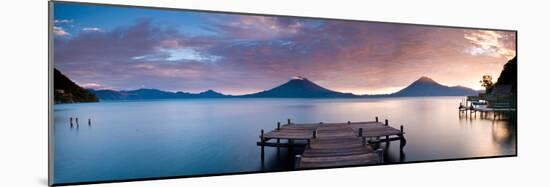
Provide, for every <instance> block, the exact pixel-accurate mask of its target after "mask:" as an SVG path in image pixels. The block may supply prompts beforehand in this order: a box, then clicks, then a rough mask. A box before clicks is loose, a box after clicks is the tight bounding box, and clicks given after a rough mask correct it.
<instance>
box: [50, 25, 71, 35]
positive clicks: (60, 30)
mask: <svg viewBox="0 0 550 187" xmlns="http://www.w3.org/2000/svg"><path fill="white" fill-rule="evenodd" d="M53 34H54V35H55V36H69V35H70V34H69V33H68V32H67V31H65V29H63V28H62V27H56V26H54V27H53Z"/></svg>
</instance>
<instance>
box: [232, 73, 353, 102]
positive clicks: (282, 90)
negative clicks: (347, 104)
mask: <svg viewBox="0 0 550 187" xmlns="http://www.w3.org/2000/svg"><path fill="white" fill-rule="evenodd" d="M241 97H262V98H352V97H359V96H357V95H354V94H351V93H341V92H336V91H332V90H329V89H326V88H323V87H321V86H319V85H317V84H315V83H313V82H311V81H310V80H308V79H307V78H304V77H295V78H293V79H291V80H289V81H288V82H286V83H284V84H282V85H280V86H277V87H275V88H272V89H269V90H265V91H262V92H258V93H253V94H247V95H243V96H241Z"/></svg>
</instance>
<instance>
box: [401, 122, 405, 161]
mask: <svg viewBox="0 0 550 187" xmlns="http://www.w3.org/2000/svg"><path fill="white" fill-rule="evenodd" d="M400 130H401V134H399V137H400V138H399V157H400V160H402V158H403V147H405V141H406V140H405V135H404V130H403V125H401V129H400Z"/></svg>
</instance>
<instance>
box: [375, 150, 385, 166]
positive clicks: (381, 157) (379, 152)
mask: <svg viewBox="0 0 550 187" xmlns="http://www.w3.org/2000/svg"><path fill="white" fill-rule="evenodd" d="M376 154H377V155H378V162H379V164H383V163H384V150H383V149H382V148H378V149H377V150H376Z"/></svg>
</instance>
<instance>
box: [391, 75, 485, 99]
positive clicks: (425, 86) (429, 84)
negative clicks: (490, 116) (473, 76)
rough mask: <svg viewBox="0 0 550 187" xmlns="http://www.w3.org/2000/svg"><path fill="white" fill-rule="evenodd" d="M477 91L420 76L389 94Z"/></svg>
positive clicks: (420, 94)
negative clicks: (450, 85)
mask: <svg viewBox="0 0 550 187" xmlns="http://www.w3.org/2000/svg"><path fill="white" fill-rule="evenodd" d="M477 93H478V92H477V91H475V90H473V89H470V88H466V87H462V86H452V87H449V86H445V85H441V84H439V83H437V82H436V81H434V80H432V79H431V78H429V77H425V76H424V77H421V78H420V79H418V80H416V81H414V82H413V83H412V84H410V85H409V86H407V87H406V88H403V89H402V90H400V91H398V92H396V93H394V94H391V95H390V96H397V97H408V96H412V97H415V96H465V95H477Z"/></svg>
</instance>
